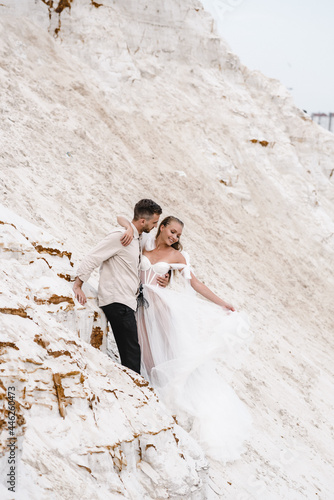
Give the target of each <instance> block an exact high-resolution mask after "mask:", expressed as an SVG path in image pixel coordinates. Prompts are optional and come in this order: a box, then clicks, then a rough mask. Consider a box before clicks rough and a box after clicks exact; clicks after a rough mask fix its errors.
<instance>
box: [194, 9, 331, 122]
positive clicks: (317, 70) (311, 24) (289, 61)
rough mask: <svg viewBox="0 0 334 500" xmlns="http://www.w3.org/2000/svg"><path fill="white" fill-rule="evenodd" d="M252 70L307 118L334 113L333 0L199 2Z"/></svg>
mask: <svg viewBox="0 0 334 500" xmlns="http://www.w3.org/2000/svg"><path fill="white" fill-rule="evenodd" d="M202 3H203V5H204V7H205V8H206V9H207V10H210V12H211V13H212V14H213V15H214V17H215V19H216V22H217V29H218V32H219V33H220V35H221V36H222V37H223V38H225V40H226V41H227V42H228V44H229V45H230V47H231V49H232V51H233V52H235V53H236V54H237V55H238V56H239V57H240V59H241V62H242V63H244V64H245V65H246V66H248V67H249V68H250V69H258V70H260V71H261V72H262V73H264V74H265V75H267V76H270V77H272V78H277V79H279V80H280V81H281V82H282V83H283V84H284V85H285V86H286V87H287V88H288V89H290V91H291V93H292V95H293V97H294V100H295V103H296V104H297V106H299V107H300V108H301V109H305V110H306V111H307V112H308V113H309V114H311V113H312V112H318V111H321V112H324V113H328V112H332V113H334V0H202Z"/></svg>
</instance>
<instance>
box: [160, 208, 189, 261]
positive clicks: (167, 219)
mask: <svg viewBox="0 0 334 500" xmlns="http://www.w3.org/2000/svg"><path fill="white" fill-rule="evenodd" d="M171 222H178V223H179V224H181V226H182V227H183V226H184V224H183V222H182V220H180V219H178V218H177V217H173V216H172V215H169V216H168V217H165V218H164V220H162V221H161V222H160V224H159V227H158V231H157V234H156V236H155V239H157V237H158V236H159V234H160V231H161V226H165V227H166V226H169V224H170V223H171ZM172 247H173V248H175V250H179V252H181V250H182V248H183V246H182V245H181V243H180V240H179V241H176V242H175V243H173V245H172Z"/></svg>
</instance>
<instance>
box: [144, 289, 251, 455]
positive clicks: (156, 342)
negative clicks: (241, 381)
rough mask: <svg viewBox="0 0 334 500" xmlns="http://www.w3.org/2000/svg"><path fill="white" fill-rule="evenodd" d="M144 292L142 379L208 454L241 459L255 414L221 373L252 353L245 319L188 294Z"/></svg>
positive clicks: (169, 291)
mask: <svg viewBox="0 0 334 500" xmlns="http://www.w3.org/2000/svg"><path fill="white" fill-rule="evenodd" d="M191 290H192V289H191ZM143 293H144V298H145V299H146V300H145V305H143V306H141V307H139V308H138V311H137V324H138V335H139V342H140V345H141V349H142V367H141V370H142V375H143V376H144V377H145V378H146V379H147V380H149V382H150V383H151V384H152V385H153V387H154V388H155V389H156V391H157V393H158V395H159V397H160V399H161V400H162V401H163V402H164V404H165V405H166V406H167V408H168V409H169V410H170V411H171V412H172V413H173V415H175V417H176V419H177V421H178V423H179V424H180V425H182V426H183V427H184V428H185V429H186V430H187V431H188V432H190V434H191V435H192V436H193V437H194V438H195V439H196V440H197V441H198V442H199V443H200V444H201V446H202V447H203V449H204V451H205V452H206V453H207V455H209V456H210V457H211V458H213V459H215V460H219V461H221V462H227V461H231V460H235V459H237V458H238V457H239V456H240V454H241V453H242V452H243V451H244V441H245V439H247V437H248V435H249V432H250V427H251V416H250V413H249V411H248V409H247V407H246V406H245V404H244V403H243V402H242V401H240V399H239V398H238V396H237V395H236V393H235V392H234V390H233V389H232V388H231V387H230V386H229V385H228V384H227V383H226V381H225V379H224V377H223V375H222V374H221V373H222V368H223V372H224V369H225V370H226V369H229V368H232V369H234V368H238V367H240V365H241V363H242V360H243V358H244V356H245V354H246V353H247V350H248V345H249V342H250V341H251V333H250V330H249V326H248V321H247V318H246V316H245V315H243V314H241V313H237V312H225V311H224V309H222V308H221V307H219V306H217V305H216V304H213V303H211V302H208V301H206V300H203V299H201V298H199V297H197V296H196V295H194V294H193V293H190V292H189V290H188V292H187V293H185V292H184V291H183V292H182V293H181V292H177V291H174V290H170V289H166V288H161V287H157V286H154V285H153V286H152V285H143ZM218 368H219V372H218V370H217V369H218Z"/></svg>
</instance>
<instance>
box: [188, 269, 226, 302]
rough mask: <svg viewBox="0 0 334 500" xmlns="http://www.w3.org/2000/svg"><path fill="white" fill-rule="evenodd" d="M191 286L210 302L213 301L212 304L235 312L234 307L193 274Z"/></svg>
mask: <svg viewBox="0 0 334 500" xmlns="http://www.w3.org/2000/svg"><path fill="white" fill-rule="evenodd" d="M190 284H191V286H192V287H193V289H194V290H195V291H196V292H198V293H200V294H201V295H203V297H205V298H206V299H208V300H211V302H214V303H215V304H218V305H219V306H221V307H225V309H229V310H230V311H235V309H234V307H233V306H231V304H228V303H227V302H225V301H224V300H222V299H221V298H219V297H218V295H216V294H215V293H213V292H212V291H211V290H210V288H208V287H207V286H206V285H204V283H202V282H201V281H200V280H199V279H197V278H196V276H194V274H193V273H191V280H190Z"/></svg>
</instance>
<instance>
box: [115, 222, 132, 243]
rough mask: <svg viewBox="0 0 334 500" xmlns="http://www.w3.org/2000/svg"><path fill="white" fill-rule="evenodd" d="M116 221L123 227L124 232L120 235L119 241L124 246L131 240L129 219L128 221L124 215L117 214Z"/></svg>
mask: <svg viewBox="0 0 334 500" xmlns="http://www.w3.org/2000/svg"><path fill="white" fill-rule="evenodd" d="M117 222H118V224H119V225H120V226H122V227H124V229H125V232H124V233H123V234H122V236H121V243H122V245H123V246H125V247H126V246H128V245H130V243H131V241H132V240H133V228H132V226H131V223H130V221H128V219H127V218H126V217H123V215H118V216H117Z"/></svg>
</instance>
